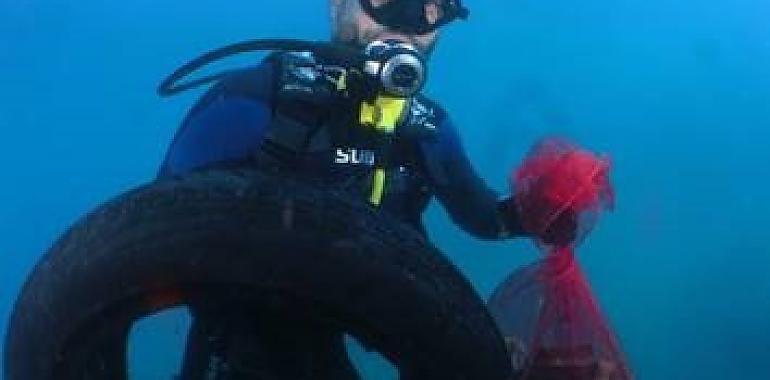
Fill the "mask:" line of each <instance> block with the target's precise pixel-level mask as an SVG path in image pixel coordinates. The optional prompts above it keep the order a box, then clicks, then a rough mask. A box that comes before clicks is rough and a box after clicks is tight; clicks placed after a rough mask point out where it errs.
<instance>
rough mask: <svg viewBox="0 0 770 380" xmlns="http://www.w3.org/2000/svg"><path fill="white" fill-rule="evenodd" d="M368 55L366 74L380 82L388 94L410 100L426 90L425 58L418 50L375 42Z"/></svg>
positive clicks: (398, 44) (387, 42)
mask: <svg viewBox="0 0 770 380" xmlns="http://www.w3.org/2000/svg"><path fill="white" fill-rule="evenodd" d="M364 55H365V56H366V57H367V61H366V62H365V64H364V72H365V73H366V74H367V75H369V76H371V77H373V78H376V80H377V81H378V82H379V84H380V87H381V89H382V90H383V91H384V92H386V93H388V94H390V95H394V96H399V97H403V98H408V97H412V96H414V95H415V94H417V93H419V92H420V91H421V90H422V88H423V87H424V86H425V80H426V77H427V73H426V66H425V58H423V56H422V54H420V52H419V51H418V50H417V49H416V48H415V47H414V46H412V45H410V44H406V43H403V42H400V41H374V42H372V43H370V44H369V45H367V46H366V49H365V50H364Z"/></svg>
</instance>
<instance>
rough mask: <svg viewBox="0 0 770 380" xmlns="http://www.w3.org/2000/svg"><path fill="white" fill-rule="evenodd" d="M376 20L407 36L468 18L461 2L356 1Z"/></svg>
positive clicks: (433, 0)
mask: <svg viewBox="0 0 770 380" xmlns="http://www.w3.org/2000/svg"><path fill="white" fill-rule="evenodd" d="M359 1H360V3H361V8H363V10H364V11H365V12H366V13H367V14H368V15H369V16H370V17H372V18H373V19H374V20H375V21H377V22H378V23H379V24H381V25H385V26H387V27H389V28H392V29H393V30H397V31H400V32H403V33H407V34H427V33H430V32H433V31H435V30H436V29H438V28H440V27H441V26H444V25H446V24H448V23H450V22H452V21H454V20H456V19H458V18H459V19H463V20H465V19H467V18H468V15H469V13H470V12H469V11H468V8H465V7H463V5H462V0H359Z"/></svg>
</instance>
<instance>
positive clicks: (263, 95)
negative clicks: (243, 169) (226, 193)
mask: <svg viewBox="0 0 770 380" xmlns="http://www.w3.org/2000/svg"><path fill="white" fill-rule="evenodd" d="M272 70H273V68H272V65H270V64H269V63H267V62H266V63H263V64H262V65H260V66H259V67H257V68H254V69H249V70H244V71H241V72H237V73H235V74H232V75H230V76H229V77H228V78H226V79H224V80H223V81H222V82H221V83H219V84H218V85H217V86H215V87H214V88H212V89H211V90H210V91H209V92H208V93H207V94H206V95H204V96H203V97H202V98H201V100H200V101H198V104H196V105H195V107H193V109H192V110H191V111H190V113H189V114H188V115H187V117H186V118H185V120H184V122H183V123H182V126H181V127H180V128H179V131H178V132H177V134H176V136H175V138H174V142H173V143H172V144H171V147H170V148H169V150H168V152H167V153H166V158H165V160H164V162H163V165H162V166H161V169H160V173H159V177H166V176H175V175H182V174H185V173H188V172H190V171H192V170H196V169H200V168H203V167H208V166H211V165H215V164H218V163H227V162H239V161H246V160H248V159H249V158H250V157H251V155H252V153H254V151H255V149H257V147H259V145H260V143H261V141H262V138H263V136H264V133H265V130H266V127H267V125H268V123H269V122H270V120H271V118H272V112H271V106H270V101H271V100H270V97H271V91H272Z"/></svg>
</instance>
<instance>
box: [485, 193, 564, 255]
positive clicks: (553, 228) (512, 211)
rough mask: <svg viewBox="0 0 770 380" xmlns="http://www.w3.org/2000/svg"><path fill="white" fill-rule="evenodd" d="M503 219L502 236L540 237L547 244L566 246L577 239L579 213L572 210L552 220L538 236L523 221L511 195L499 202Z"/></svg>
mask: <svg viewBox="0 0 770 380" xmlns="http://www.w3.org/2000/svg"><path fill="white" fill-rule="evenodd" d="M497 209H498V213H499V215H500V221H501V236H503V237H509V238H513V237H531V238H538V239H540V240H541V241H543V242H544V243H546V244H549V245H556V246H566V245H569V244H572V243H574V242H575V240H576V239H577V232H578V221H577V219H578V218H577V215H575V213H574V212H571V211H570V210H565V211H564V212H562V213H561V214H559V216H558V217H556V219H554V220H553V222H551V224H550V225H549V227H548V228H547V229H546V230H545V231H544V232H543V233H542V234H541V236H536V234H535V233H534V232H531V231H527V229H526V228H524V225H523V223H522V221H521V215H520V213H519V208H518V207H517V206H516V199H515V198H514V197H513V196H511V197H508V198H505V199H503V200H501V201H499V202H498V203H497Z"/></svg>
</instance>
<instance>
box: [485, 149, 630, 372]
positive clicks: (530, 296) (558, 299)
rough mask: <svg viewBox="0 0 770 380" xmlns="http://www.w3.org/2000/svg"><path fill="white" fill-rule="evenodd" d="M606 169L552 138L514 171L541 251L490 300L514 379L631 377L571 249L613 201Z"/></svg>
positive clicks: (520, 202) (524, 217) (525, 219)
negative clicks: (508, 353)
mask: <svg viewBox="0 0 770 380" xmlns="http://www.w3.org/2000/svg"><path fill="white" fill-rule="evenodd" d="M609 169H610V165H609V162H608V160H606V159H604V158H600V157H597V156H595V155H594V154H592V153H590V152H587V151H584V150H581V149H579V148H577V147H576V146H574V145H572V144H570V143H568V142H566V141H563V140H556V139H551V140H546V141H543V142H541V143H540V144H538V145H537V146H536V147H535V148H534V149H533V150H532V152H531V153H530V154H529V156H528V157H527V158H526V159H525V161H524V163H523V164H522V165H521V167H520V168H519V169H518V170H517V171H516V173H515V175H514V178H513V188H514V194H515V195H516V203H517V204H516V205H517V208H518V212H519V215H520V218H521V222H522V225H523V226H524V228H525V229H526V230H527V231H528V232H529V233H530V234H531V235H532V236H533V237H534V239H535V241H536V242H537V243H538V246H539V247H540V248H541V250H542V251H543V255H544V257H543V259H542V260H540V261H538V262H536V263H535V264H532V265H530V266H527V267H525V268H523V269H521V270H519V271H516V272H514V273H513V274H512V275H511V276H509V277H508V279H507V280H506V281H505V282H503V284H501V285H500V286H499V287H498V289H497V290H496V291H495V293H494V294H493V295H492V298H491V300H490V302H489V307H490V311H491V312H492V314H493V315H494V317H495V319H496V321H497V323H498V325H499V327H500V330H501V332H502V333H503V335H504V336H505V338H506V343H507V344H508V348H509V351H510V354H511V360H512V363H513V367H514V369H515V371H516V375H517V379H527V380H546V379H547V380H562V379H563V380H626V379H632V378H633V377H632V374H631V372H630V370H629V369H628V366H627V364H626V359H625V356H624V355H623V353H622V352H621V351H620V347H619V344H618V342H617V339H616V337H615V335H614V333H613V332H612V331H611V330H610V328H609V325H608V323H607V321H606V319H605V318H604V316H603V315H602V312H601V311H600V309H599V306H598V305H597V303H596V300H595V298H594V296H593V294H592V292H591V288H590V286H589V284H588V281H587V280H586V278H585V276H584V274H583V272H582V271H581V269H580V267H579V265H578V264H577V261H575V253H574V248H575V246H576V245H577V243H578V242H580V241H581V240H582V238H583V237H585V235H586V234H587V233H588V232H589V231H590V230H591V228H592V227H593V226H594V224H595V223H596V221H597V219H598V216H599V214H600V213H601V211H603V210H604V209H607V208H611V207H612V206H613V202H614V194H613V191H612V187H611V185H610V182H609ZM564 237H569V238H568V239H565V238H564Z"/></svg>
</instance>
